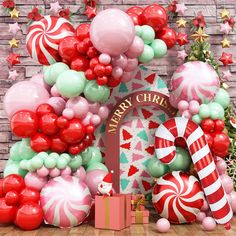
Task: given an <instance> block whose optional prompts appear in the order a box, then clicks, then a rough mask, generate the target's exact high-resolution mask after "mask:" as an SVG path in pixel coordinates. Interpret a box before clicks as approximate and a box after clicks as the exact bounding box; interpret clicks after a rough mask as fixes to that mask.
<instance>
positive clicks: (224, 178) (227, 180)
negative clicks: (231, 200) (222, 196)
mask: <svg viewBox="0 0 236 236" xmlns="http://www.w3.org/2000/svg"><path fill="white" fill-rule="evenodd" d="M220 178H221V183H222V185H223V187H224V190H225V192H226V193H231V192H232V191H233V189H234V183H233V180H232V179H231V177H229V176H228V175H226V174H223V175H221V176H220Z"/></svg>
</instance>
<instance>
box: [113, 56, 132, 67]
mask: <svg viewBox="0 0 236 236" xmlns="http://www.w3.org/2000/svg"><path fill="white" fill-rule="evenodd" d="M127 62H128V59H127V57H126V55H125V54H121V55H119V56H115V57H113V58H112V62H111V63H112V66H113V67H115V66H118V67H120V68H121V69H125V67H126V65H127Z"/></svg>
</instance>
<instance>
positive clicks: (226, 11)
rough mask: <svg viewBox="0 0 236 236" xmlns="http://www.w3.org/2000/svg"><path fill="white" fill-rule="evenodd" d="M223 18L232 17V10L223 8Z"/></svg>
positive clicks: (221, 14)
mask: <svg viewBox="0 0 236 236" xmlns="http://www.w3.org/2000/svg"><path fill="white" fill-rule="evenodd" d="M220 16H221V19H225V18H226V19H229V18H230V12H229V11H228V10H226V9H225V8H224V9H223V10H221V12H220Z"/></svg>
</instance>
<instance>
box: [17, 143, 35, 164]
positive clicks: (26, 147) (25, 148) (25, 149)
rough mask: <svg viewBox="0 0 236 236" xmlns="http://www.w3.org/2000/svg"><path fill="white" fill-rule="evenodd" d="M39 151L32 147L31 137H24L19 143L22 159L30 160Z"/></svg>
mask: <svg viewBox="0 0 236 236" xmlns="http://www.w3.org/2000/svg"><path fill="white" fill-rule="evenodd" d="M36 154H37V153H36V152H34V151H33V150H32V148H31V147H30V140H29V139H22V141H21V143H20V145H19V155H20V157H21V158H22V159H26V160H29V159H31V158H32V157H34V156H35V155H36Z"/></svg>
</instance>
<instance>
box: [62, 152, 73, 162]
mask: <svg viewBox="0 0 236 236" xmlns="http://www.w3.org/2000/svg"><path fill="white" fill-rule="evenodd" d="M60 157H61V158H65V159H66V160H67V163H69V162H70V161H71V159H72V158H73V156H70V155H69V154H67V153H62V154H61V155H60Z"/></svg>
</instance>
